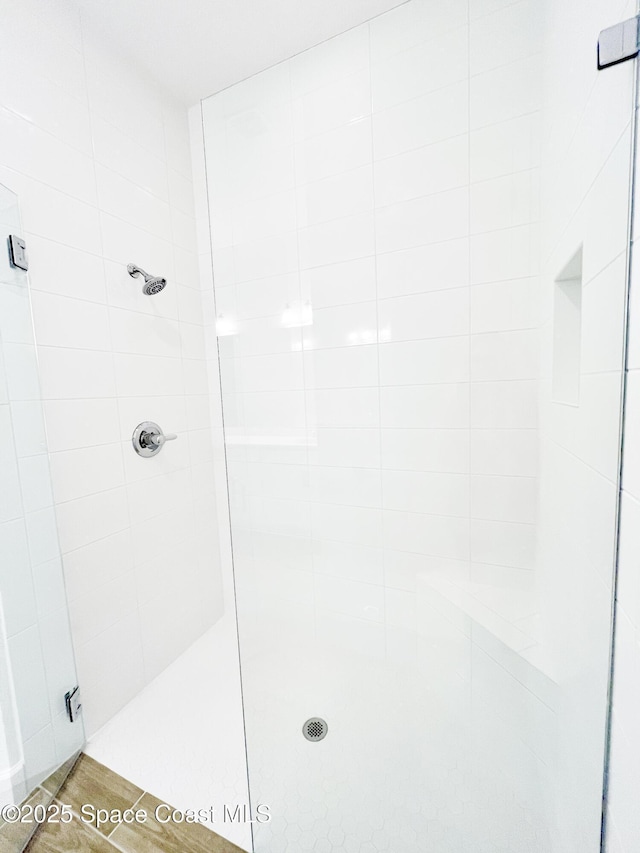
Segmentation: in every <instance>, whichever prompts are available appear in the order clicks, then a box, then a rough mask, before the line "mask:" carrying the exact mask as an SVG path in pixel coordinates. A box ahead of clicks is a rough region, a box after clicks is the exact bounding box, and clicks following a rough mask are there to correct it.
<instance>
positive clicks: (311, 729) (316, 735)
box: [302, 717, 329, 741]
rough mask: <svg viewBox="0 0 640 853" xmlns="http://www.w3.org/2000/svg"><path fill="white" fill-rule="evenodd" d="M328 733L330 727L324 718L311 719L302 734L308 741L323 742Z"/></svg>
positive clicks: (303, 728)
mask: <svg viewBox="0 0 640 853" xmlns="http://www.w3.org/2000/svg"><path fill="white" fill-rule="evenodd" d="M328 731H329V726H328V725H327V722H326V720H323V719H322V717H311V718H310V719H308V720H307V722H306V723H305V724H304V726H303V727H302V734H303V735H304V736H305V737H306V739H307V740H314V741H315V740H323V738H325V737H326V736H327V732H328Z"/></svg>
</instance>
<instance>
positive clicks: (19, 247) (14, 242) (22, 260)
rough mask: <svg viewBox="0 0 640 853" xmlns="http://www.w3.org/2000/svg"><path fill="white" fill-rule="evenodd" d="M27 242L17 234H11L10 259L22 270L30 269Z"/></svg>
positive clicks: (12, 263)
mask: <svg viewBox="0 0 640 853" xmlns="http://www.w3.org/2000/svg"><path fill="white" fill-rule="evenodd" d="M26 249H27V244H26V243H25V242H24V240H21V239H20V237H18V236H17V235H16V234H9V260H10V261H11V266H12V267H17V268H18V269H20V270H25V271H26V270H28V269H29V264H28V262H27V253H26Z"/></svg>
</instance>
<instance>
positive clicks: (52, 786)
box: [40, 755, 79, 796]
mask: <svg viewBox="0 0 640 853" xmlns="http://www.w3.org/2000/svg"><path fill="white" fill-rule="evenodd" d="M78 758H79V756H78V755H74V756H72V757H71V758H70V759H69V760H68V761H65V763H64V764H63V765H61V766H60V767H59V768H58V769H57V770H56V771H55V773H52V774H51V776H49V777H48V778H47V779H45V780H44V782H43V783H42V784H41V786H40V787H41V788H44V789H45V790H46V791H50V792H51V793H52V794H53V795H54V796H55V795H56V794H57V793H58V791H59V790H60V788H61V787H62V784H63V782H64V781H65V779H66V778H67V776H68V775H69V774H70V773H71V770H72V769H73V765H74V764H75V763H76V761H77V760H78Z"/></svg>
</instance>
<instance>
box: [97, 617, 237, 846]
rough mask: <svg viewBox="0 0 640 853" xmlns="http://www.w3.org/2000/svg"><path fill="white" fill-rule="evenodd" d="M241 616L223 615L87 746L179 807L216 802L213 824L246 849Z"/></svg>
mask: <svg viewBox="0 0 640 853" xmlns="http://www.w3.org/2000/svg"><path fill="white" fill-rule="evenodd" d="M235 632H236V628H235V622H234V621H232V620H228V619H227V617H223V618H222V619H221V620H220V621H219V622H217V623H216V625H215V626H214V627H213V628H211V629H210V630H209V631H207V632H206V633H205V634H204V635H203V636H202V637H201V638H200V639H199V640H197V641H196V642H195V643H194V644H193V645H192V646H191V647H190V648H189V649H188V650H187V651H186V652H185V653H184V654H182V655H181V656H180V657H179V658H177V660H175V661H174V662H173V663H172V664H171V665H170V666H169V667H168V668H167V669H166V670H164V672H162V673H161V674H160V675H159V676H158V677H157V678H156V679H155V680H154V681H153V682H152V683H151V684H149V685H148V686H147V687H146V688H145V689H144V690H143V691H141V692H140V693H139V694H138V695H137V696H136V697H135V698H134V699H133V700H132V701H131V702H130V703H129V704H128V705H126V706H125V707H124V708H123V709H122V710H121V711H120V712H119V713H118V714H116V715H115V717H113V719H112V720H110V721H109V723H107V725H106V726H104V727H103V728H102V729H101V730H100V731H98V732H97V733H96V734H95V735H94V736H93V737H91V738H90V739H89V743H88V744H87V747H86V752H87V754H88V755H90V756H91V757H92V758H94V759H96V761H99V762H100V763H102V764H104V765H106V766H107V767H110V768H111V769H112V770H114V771H115V772H116V773H118V774H119V775H120V776H123V777H124V778H125V779H130V780H131V781H132V782H134V783H135V785H137V786H138V787H139V788H141V789H142V790H145V791H153V793H154V795H155V796H157V797H159V798H161V799H162V800H163V802H167V803H171V804H172V805H174V806H175V807H176V808H179V809H195V810H199V809H205V810H209V809H210V808H211V806H213V807H214V810H215V814H216V821H215V823H210V828H211V829H213V830H214V831H215V832H217V833H219V834H220V835H221V836H223V837H224V838H226V839H227V840H229V841H231V842H232V843H233V844H236V845H237V846H238V847H240V848H242V849H246V850H250V849H251V829H250V825H249V824H248V823H234V822H221V821H220V819H219V815H221V814H223V809H224V805H231V806H232V807H233V808H235V805H236V804H239V805H240V806H243V805H245V804H248V792H247V779H246V768H245V765H244V755H245V747H244V730H243V722H242V706H241V699H240V685H239V681H238V675H237V646H236V634H235Z"/></svg>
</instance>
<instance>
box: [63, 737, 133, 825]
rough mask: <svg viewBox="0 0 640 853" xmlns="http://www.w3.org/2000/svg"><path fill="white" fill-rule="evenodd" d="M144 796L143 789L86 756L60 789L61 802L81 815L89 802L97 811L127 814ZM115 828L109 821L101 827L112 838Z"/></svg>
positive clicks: (83, 756)
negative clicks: (125, 812) (106, 810)
mask: <svg viewBox="0 0 640 853" xmlns="http://www.w3.org/2000/svg"><path fill="white" fill-rule="evenodd" d="M142 794H143V791H142V789H141V788H138V787H137V786H136V785H133V784H132V783H131V782H129V781H127V780H126V779H123V778H122V776H118V774H117V773H114V772H113V771H112V770H109V768H108V767H105V766H104V765H103V764H100V763H99V762H98V761H95V760H94V759H93V758H90V757H89V756H88V755H84V754H83V755H81V756H80V758H79V759H78V761H77V763H76V765H75V767H74V768H73V770H72V772H71V775H70V776H69V778H68V779H67V781H66V782H65V784H64V785H63V786H62V788H61V789H60V791H59V793H58V796H57V799H58V800H59V802H61V803H64V804H65V805H69V806H71V809H72V810H73V811H74V812H77V813H78V814H80V810H81V808H82V806H83V805H85V804H86V803H89V804H91V805H92V806H94V807H95V808H96V809H108V810H109V811H112V810H113V809H118V810H119V811H124V810H125V809H129V808H131V806H132V805H133V804H134V803H135V802H137V800H139V799H140V797H141V796H142ZM113 828H114V824H111V823H109V822H107V823H105V824H103V825H102V826H101V827H100V832H102V834H103V835H109V833H110V832H111V831H112V829H113Z"/></svg>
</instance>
